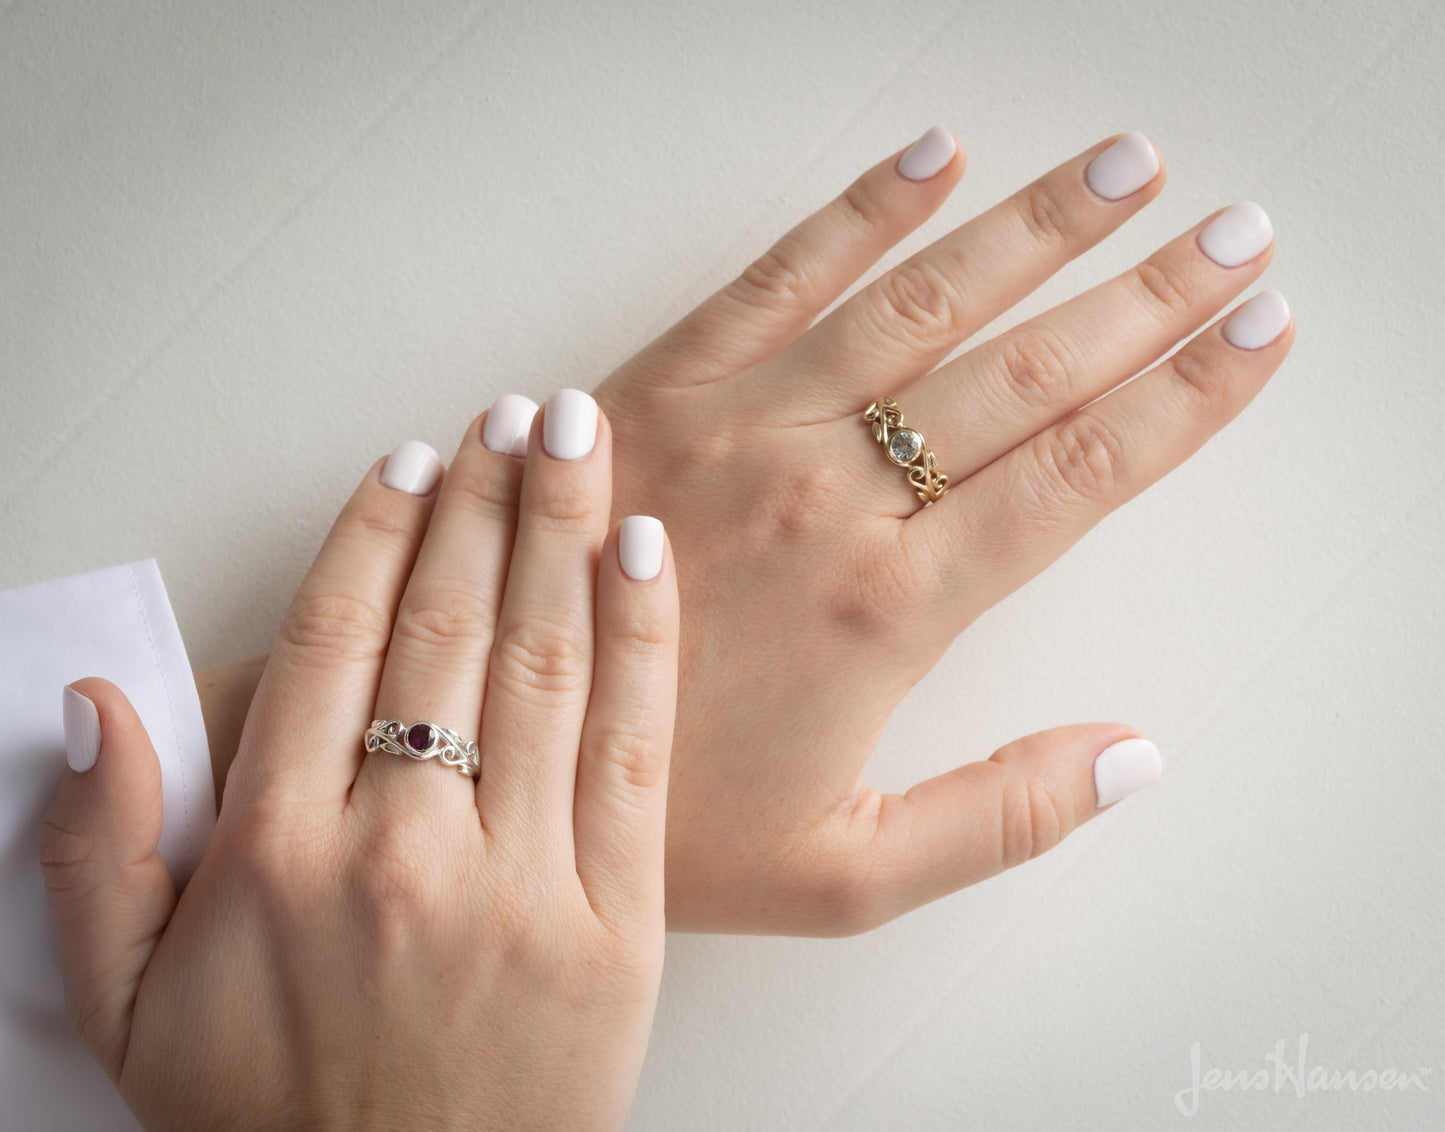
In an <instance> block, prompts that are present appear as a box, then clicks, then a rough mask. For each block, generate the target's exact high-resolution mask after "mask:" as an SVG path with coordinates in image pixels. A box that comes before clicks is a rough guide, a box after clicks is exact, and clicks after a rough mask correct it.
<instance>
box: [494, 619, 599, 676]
mask: <svg viewBox="0 0 1445 1132" xmlns="http://www.w3.org/2000/svg"><path fill="white" fill-rule="evenodd" d="M591 666H592V653H591V650H590V649H589V648H588V647H587V646H586V644H585V643H584V642H583V641H582V640H580V639H579V638H578V635H577V633H576V632H575V631H574V630H573V629H571V628H569V627H567V626H564V625H558V624H549V623H547V622H545V621H541V620H538V619H536V618H531V619H529V620H527V621H525V622H519V623H517V624H514V625H510V626H507V627H505V628H502V629H501V630H499V632H498V635H497V641H496V644H495V645H494V646H493V649H492V672H493V674H494V676H495V677H497V678H500V679H503V680H507V681H509V682H510V683H511V684H512V685H513V686H514V687H525V688H528V689H534V690H536V691H539V692H577V691H584V690H585V689H586V687H587V684H588V682H589V679H590V669H591Z"/></svg>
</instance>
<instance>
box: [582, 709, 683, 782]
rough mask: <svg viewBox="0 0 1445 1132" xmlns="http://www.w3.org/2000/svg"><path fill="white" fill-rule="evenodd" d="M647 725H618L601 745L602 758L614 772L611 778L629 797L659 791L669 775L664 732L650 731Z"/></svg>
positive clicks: (638, 721)
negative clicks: (623, 788) (658, 788)
mask: <svg viewBox="0 0 1445 1132" xmlns="http://www.w3.org/2000/svg"><path fill="white" fill-rule="evenodd" d="M634 715H636V713H634ZM647 722H648V721H647V720H645V719H640V718H634V719H633V720H631V721H629V723H628V724H626V725H623V724H620V723H615V724H613V725H612V726H610V727H609V728H608V729H607V730H606V731H605V733H604V734H603V735H602V737H601V739H600V741H599V744H598V749H599V750H600V752H601V754H602V758H603V759H604V760H605V762H606V763H607V765H608V767H609V768H610V770H611V777H612V778H613V779H614V780H615V781H616V782H617V784H618V785H620V786H622V787H625V788H626V789H627V791H628V793H629V794H632V793H641V792H645V791H652V790H655V789H657V787H658V786H660V785H661V784H662V782H663V779H664V777H665V774H666V768H667V757H666V745H665V743H664V742H663V736H662V734H661V731H662V728H660V727H652V728H649V727H648V726H647Z"/></svg>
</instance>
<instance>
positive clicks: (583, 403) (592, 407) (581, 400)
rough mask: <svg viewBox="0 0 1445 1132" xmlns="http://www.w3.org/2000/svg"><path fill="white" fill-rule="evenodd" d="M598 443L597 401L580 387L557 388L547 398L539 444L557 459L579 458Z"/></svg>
mask: <svg viewBox="0 0 1445 1132" xmlns="http://www.w3.org/2000/svg"><path fill="white" fill-rule="evenodd" d="M596 443H597V402H596V401H594V400H592V398H591V397H589V396H587V394H585V393H583V392H582V390H580V389H559V390H557V392H556V393H553V394H552V396H551V397H549V398H548V399H547V412H546V414H545V415H544V416H543V417H542V447H543V448H545V449H546V450H547V455H548V456H555V457H556V458H557V459H558V460H580V459H581V458H582V457H583V456H585V455H587V453H589V452H591V451H592V446H593V445H594V444H596Z"/></svg>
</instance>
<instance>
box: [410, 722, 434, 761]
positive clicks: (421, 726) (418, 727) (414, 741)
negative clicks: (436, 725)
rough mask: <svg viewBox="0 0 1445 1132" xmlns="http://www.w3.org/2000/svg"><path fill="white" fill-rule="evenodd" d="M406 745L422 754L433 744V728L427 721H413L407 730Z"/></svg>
mask: <svg viewBox="0 0 1445 1132" xmlns="http://www.w3.org/2000/svg"><path fill="white" fill-rule="evenodd" d="M406 745H407V746H408V747H410V748H411V749H412V750H413V751H416V752H417V753H418V754H420V753H421V752H422V751H425V750H426V749H427V748H428V747H430V746H431V728H430V727H428V726H427V725H426V724H425V723H413V724H412V725H411V727H409V728H408V729H407V732H406Z"/></svg>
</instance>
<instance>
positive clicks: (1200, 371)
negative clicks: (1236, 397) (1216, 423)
mask: <svg viewBox="0 0 1445 1132" xmlns="http://www.w3.org/2000/svg"><path fill="white" fill-rule="evenodd" d="M1168 364H1169V372H1170V373H1172V374H1173V375H1174V377H1175V378H1176V379H1177V385H1178V387H1179V388H1181V389H1182V390H1183V391H1184V392H1185V393H1186V394H1187V395H1188V396H1189V398H1190V400H1191V401H1192V402H1193V407H1194V408H1195V409H1196V410H1198V411H1200V412H1201V414H1202V415H1204V416H1206V417H1209V418H1214V417H1219V416H1226V415H1228V413H1229V412H1230V396H1229V382H1228V380H1227V376H1226V374H1225V373H1224V371H1223V367H1218V366H1211V365H1210V364H1209V363H1208V362H1206V361H1205V360H1204V359H1203V358H1201V357H1200V356H1199V355H1198V354H1194V353H1191V352H1190V351H1189V350H1187V349H1186V350H1181V351H1179V353H1177V354H1175V355H1174V356H1173V357H1172V358H1170V359H1169V363H1168Z"/></svg>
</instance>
